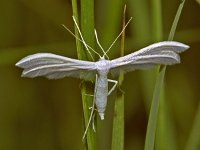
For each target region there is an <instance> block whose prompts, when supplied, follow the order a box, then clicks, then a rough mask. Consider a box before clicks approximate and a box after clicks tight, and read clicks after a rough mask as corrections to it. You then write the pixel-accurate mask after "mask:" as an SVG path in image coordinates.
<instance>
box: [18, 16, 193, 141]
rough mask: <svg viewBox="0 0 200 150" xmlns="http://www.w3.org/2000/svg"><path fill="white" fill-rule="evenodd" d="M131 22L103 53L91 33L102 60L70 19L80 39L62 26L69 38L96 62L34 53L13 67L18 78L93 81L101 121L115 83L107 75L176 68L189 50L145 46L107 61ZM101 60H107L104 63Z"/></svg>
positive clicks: (163, 45) (177, 45)
mask: <svg viewBox="0 0 200 150" xmlns="http://www.w3.org/2000/svg"><path fill="white" fill-rule="evenodd" d="M131 19H132V18H131ZM131 19H130V20H129V21H128V22H127V23H126V25H125V27H124V28H123V29H122V31H121V32H120V34H119V35H118V36H117V37H116V38H115V40H114V41H113V42H112V43H111V45H110V47H109V48H108V49H107V50H106V51H105V50H104V49H103V47H102V46H101V44H100V43H99V40H98V36H97V32H96V30H94V34H95V37H96V41H97V44H98V45H99V47H100V48H101V50H102V51H103V56H101V55H100V54H99V53H97V52H96V51H95V50H94V49H93V48H91V47H90V46H89V45H88V44H87V43H86V42H85V40H84V38H83V36H82V34H81V31H80V29H79V27H78V24H77V22H76V20H75V18H74V17H73V20H74V23H75V25H76V28H77V30H78V32H79V35H80V38H79V37H77V36H76V35H75V34H74V33H72V32H71V31H70V30H69V29H68V28H67V27H65V26H64V25H63V26H64V27H65V28H66V29H67V30H68V31H69V33H70V34H72V35H73V36H74V37H75V38H76V39H77V40H79V41H81V42H82V43H83V45H84V47H85V49H86V50H87V52H88V53H89V54H90V56H91V57H92V54H91V52H90V50H92V51H93V52H94V53H95V54H97V55H98V56H99V60H98V61H96V62H93V61H84V60H78V59H72V58H68V57H64V56H59V55H55V54H51V53H37V54H33V55H29V56H27V57H25V58H23V59H21V60H20V61H19V62H17V63H16V66H18V67H20V68H23V69H24V70H23V72H22V77H29V78H34V77H39V76H44V77H47V78H48V79H60V78H64V77H76V78H82V79H84V80H91V79H93V78H96V82H95V90H94V104H93V105H95V106H96V108H97V111H98V113H99V116H100V118H101V120H103V119H104V114H105V109H106V105H107V96H108V95H110V94H111V93H112V91H113V90H114V89H115V88H116V86H117V81H115V80H111V79H108V78H107V76H108V73H111V74H113V75H119V74H120V73H121V72H123V73H126V72H130V71H133V70H136V69H148V68H152V67H154V66H156V65H173V64H177V63H180V56H179V53H181V52H184V51H185V50H187V49H188V48H189V46H188V45H185V44H183V43H180V42H175V41H163V42H158V43H155V44H152V45H149V46H147V47H145V48H142V49H140V50H138V51H136V52H133V53H131V54H128V55H126V56H123V57H119V58H116V59H114V60H109V57H108V56H107V53H108V52H109V51H110V49H111V47H112V46H113V45H114V43H115V42H116V41H117V39H118V38H119V37H120V36H121V34H122V33H123V32H124V30H125V28H126V27H127V25H128V24H129V22H130V21H131ZM105 56H106V57H107V58H108V60H107V59H105ZM92 58H93V57H92ZM93 59H94V58H93ZM108 82H112V83H114V86H113V87H112V88H111V89H110V90H108ZM93 112H94V106H93V108H92V111H91V114H90V118H89V123H88V125H87V127H86V131H85V133H84V137H85V136H86V133H87V130H88V128H89V124H90V122H91V120H92V116H93Z"/></svg>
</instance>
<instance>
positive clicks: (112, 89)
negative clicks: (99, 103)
mask: <svg viewBox="0 0 200 150" xmlns="http://www.w3.org/2000/svg"><path fill="white" fill-rule="evenodd" d="M108 82H112V83H114V85H113V87H112V88H111V89H110V91H109V92H108V95H110V94H111V93H112V92H113V91H114V89H115V88H116V86H117V83H118V81H117V80H111V79H108Z"/></svg>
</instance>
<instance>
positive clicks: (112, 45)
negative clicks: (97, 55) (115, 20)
mask: <svg viewBox="0 0 200 150" xmlns="http://www.w3.org/2000/svg"><path fill="white" fill-rule="evenodd" d="M131 20H132V17H131V18H130V19H129V21H128V22H127V23H126V25H125V26H124V28H123V29H122V31H121V32H120V33H119V35H118V36H117V37H116V38H115V40H114V41H113V42H112V44H111V45H110V47H109V48H108V50H107V51H106V54H107V53H108V52H109V50H110V49H111V48H112V46H113V45H114V44H115V42H116V41H117V40H118V38H119V37H120V36H121V35H122V33H123V32H124V30H125V29H126V27H127V26H128V24H129V23H130V21H131ZM104 55H105V54H104Z"/></svg>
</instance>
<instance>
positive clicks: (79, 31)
mask: <svg viewBox="0 0 200 150" xmlns="http://www.w3.org/2000/svg"><path fill="white" fill-rule="evenodd" d="M72 18H73V20H74V23H75V25H76V28H77V30H78V33H79V35H80V37H81V40H82V41H83V44H84V46H85V48H86V49H87V50H88V47H87V44H86V42H85V40H84V38H83V36H82V34H81V30H80V29H79V27H78V24H77V22H76V19H75V17H74V16H72Z"/></svg>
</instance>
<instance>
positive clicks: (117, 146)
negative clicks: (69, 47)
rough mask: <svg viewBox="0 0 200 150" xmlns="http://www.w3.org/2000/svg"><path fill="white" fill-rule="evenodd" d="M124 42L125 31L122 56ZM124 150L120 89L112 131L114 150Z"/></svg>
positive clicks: (122, 41)
mask: <svg viewBox="0 0 200 150" xmlns="http://www.w3.org/2000/svg"><path fill="white" fill-rule="evenodd" d="M125 14H126V5H125V6H124V15H123V26H122V28H124V26H125ZM124 41H125V31H124V32H123V34H122V39H121V56H124ZM123 80H124V75H123V74H120V76H119V78H118V83H119V84H118V86H119V88H120V87H121V86H122V82H123ZM123 149H124V93H123V92H122V91H121V90H120V89H118V90H117V96H116V99H115V108H114V118H113V131H112V150H123Z"/></svg>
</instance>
